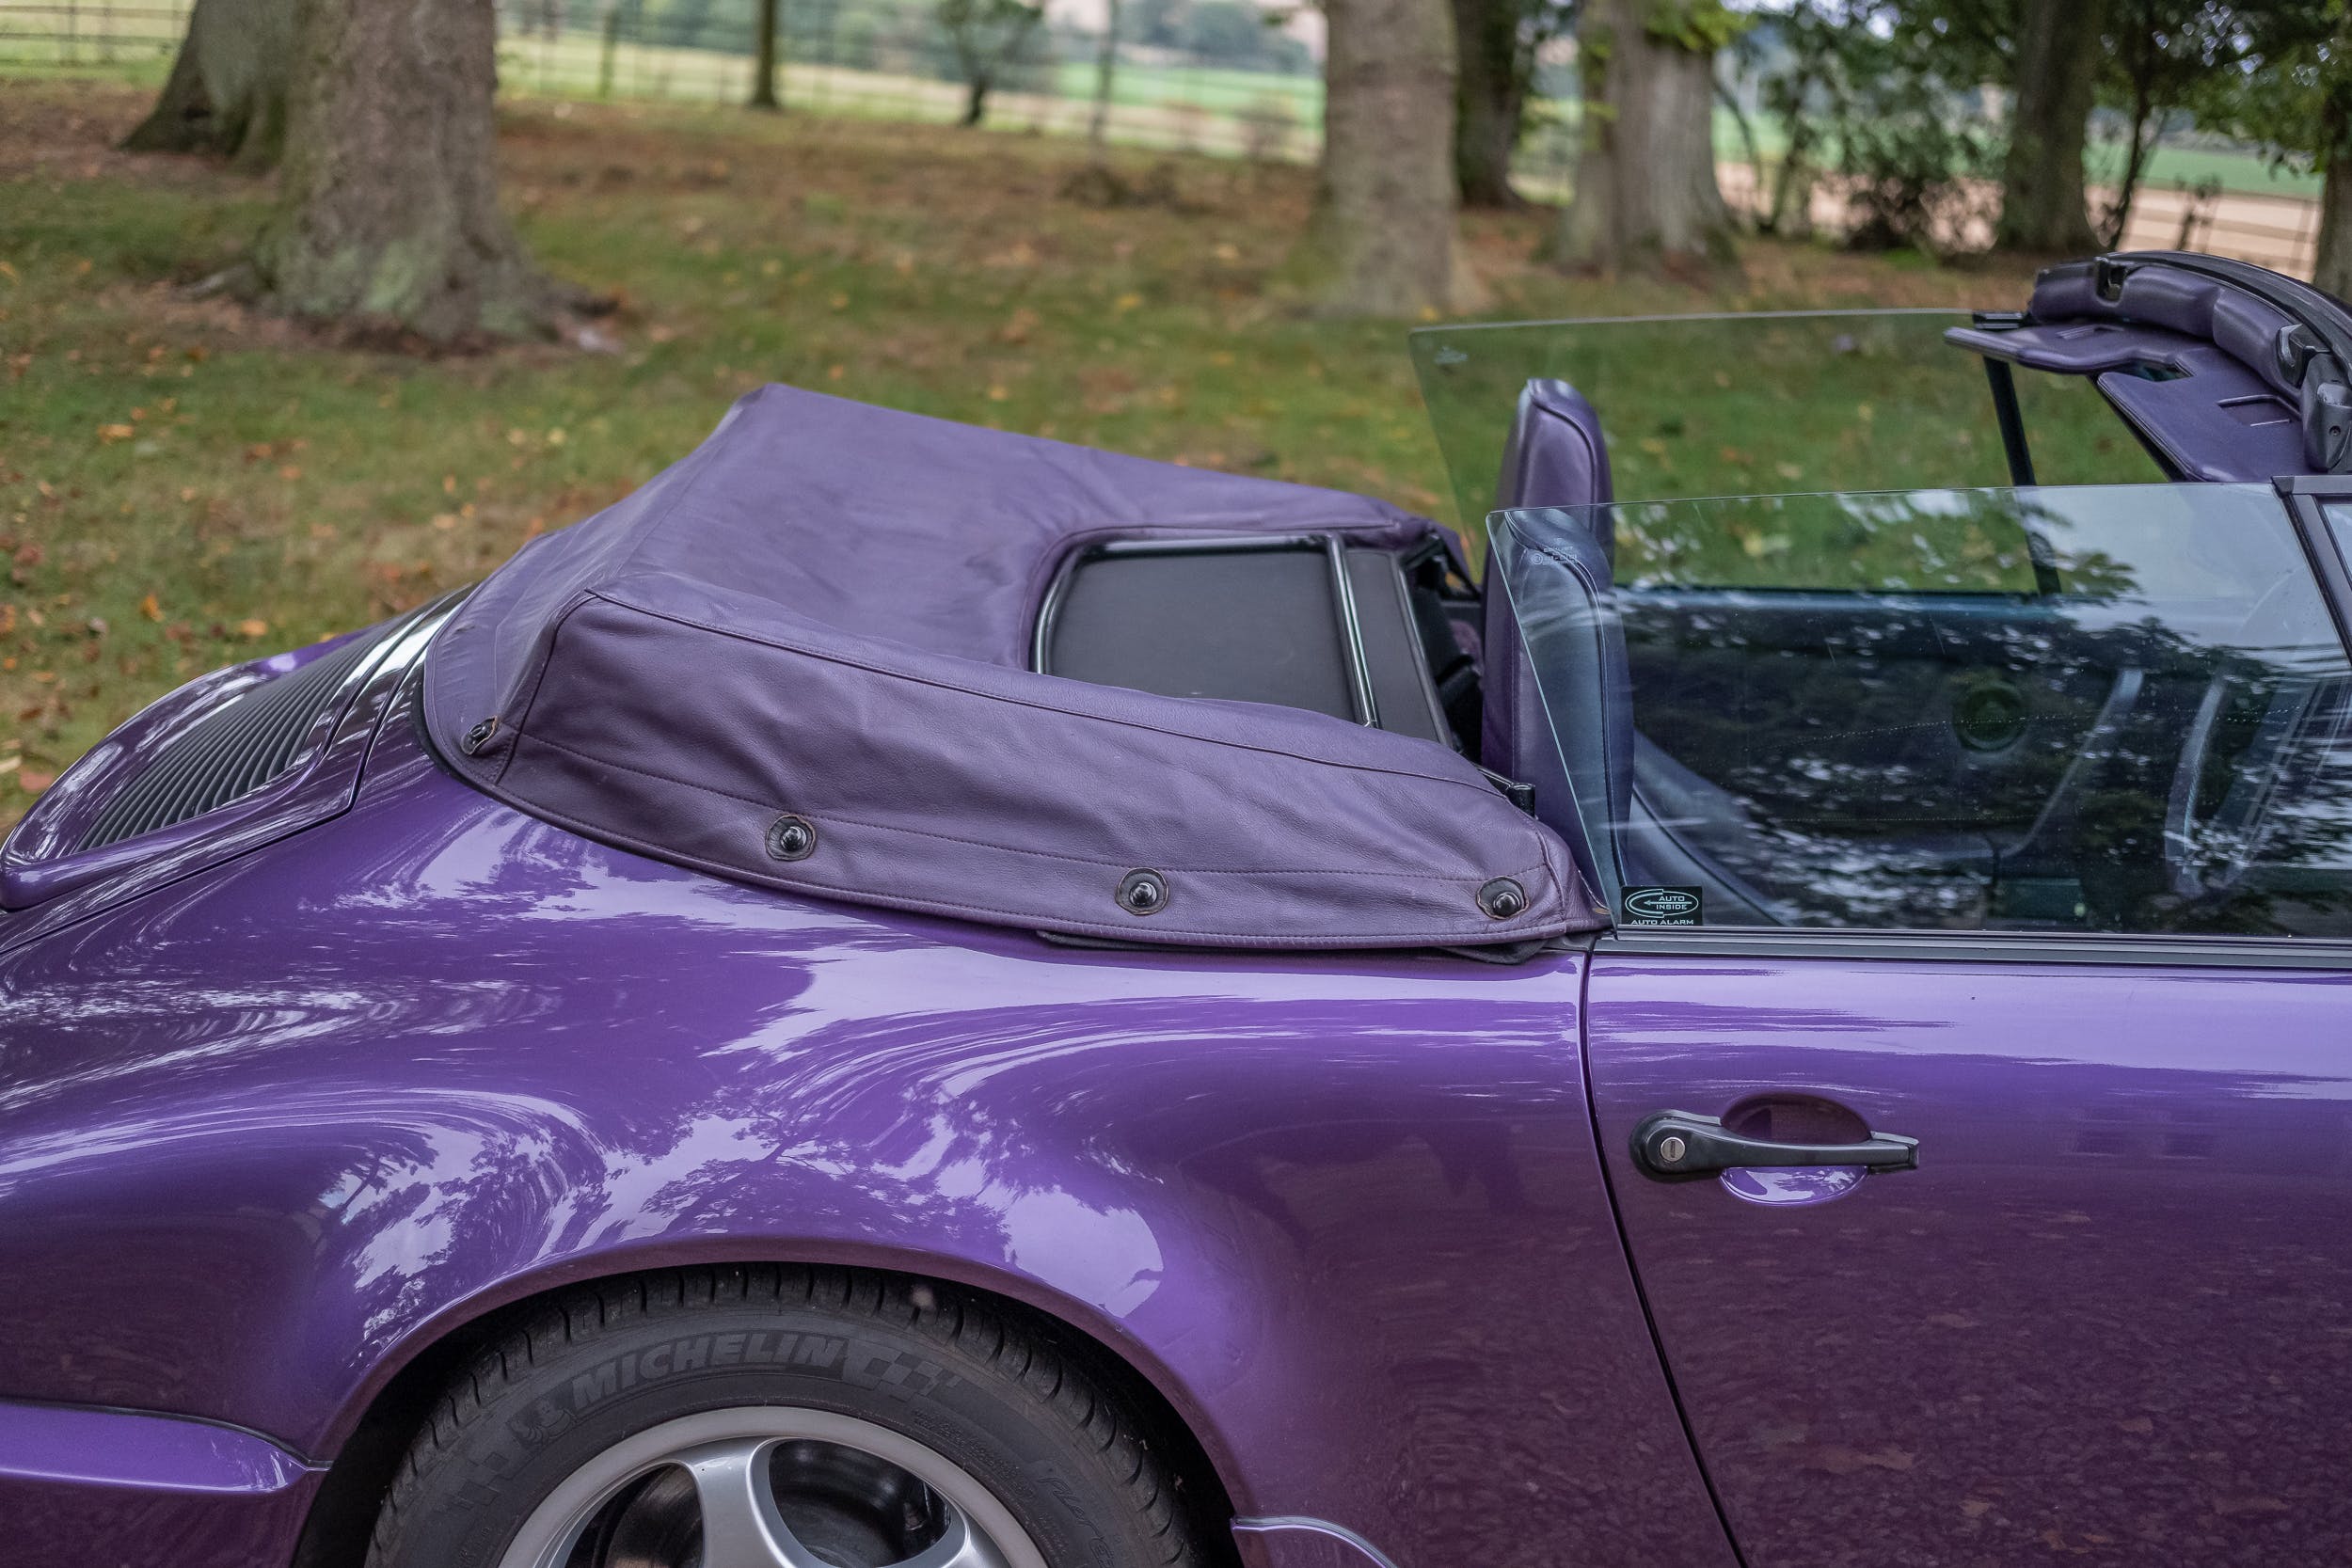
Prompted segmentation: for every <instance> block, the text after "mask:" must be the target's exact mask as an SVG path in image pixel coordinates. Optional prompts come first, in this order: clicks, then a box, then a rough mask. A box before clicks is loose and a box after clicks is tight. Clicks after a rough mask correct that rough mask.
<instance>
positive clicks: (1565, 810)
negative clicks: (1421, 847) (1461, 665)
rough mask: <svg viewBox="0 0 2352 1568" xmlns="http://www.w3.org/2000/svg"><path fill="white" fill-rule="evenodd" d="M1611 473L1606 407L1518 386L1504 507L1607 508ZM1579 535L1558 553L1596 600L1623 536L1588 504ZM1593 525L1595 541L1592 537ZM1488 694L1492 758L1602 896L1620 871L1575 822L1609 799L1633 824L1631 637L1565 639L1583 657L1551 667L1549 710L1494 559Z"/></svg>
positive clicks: (1545, 385)
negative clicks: (1612, 869) (1605, 868)
mask: <svg viewBox="0 0 2352 1568" xmlns="http://www.w3.org/2000/svg"><path fill="white" fill-rule="evenodd" d="M1614 499H1615V492H1614V491H1613V489H1612V487H1611V484H1610V479H1609V449H1608V446H1607V444H1606V443H1605V442H1604V441H1603V439H1602V437H1601V431H1600V416H1599V415H1598V414H1597V413H1595V412H1594V410H1593V405H1592V404H1589V403H1587V402H1586V401H1585V400H1584V398H1583V395H1582V394H1581V393H1580V392H1578V391H1577V390H1576V388H1573V387H1571V386H1569V385H1568V384H1567V383H1566V382H1565V381H1549V380H1537V381H1530V382H1529V383H1528V384H1527V386H1526V388H1525V389H1524V390H1522V391H1521V392H1520V394H1519V405H1518V416H1517V418H1516V419H1515V420H1513V421H1512V426H1511V436H1510V440H1509V442H1508V444H1507V445H1506V446H1505V447H1504V449H1503V456H1502V475H1501V477H1500V479H1499V480H1498V482H1497V483H1496V486H1495V505H1496V507H1497V508H1498V509H1502V510H1509V509H1512V508H1517V507H1557V508H1566V509H1575V508H1581V507H1602V506H1606V505H1608V504H1609V503H1610V502H1612V501H1613V500H1614ZM1582 520H1583V521H1584V522H1585V523H1586V525H1587V526H1586V529H1585V530H1584V531H1582V532H1581V533H1579V532H1577V531H1570V532H1569V533H1568V534H1567V535H1566V537H1568V538H1570V539H1571V540H1572V541H1579V543H1578V544H1577V545H1575V546H1571V547H1570V548H1569V549H1568V550H1566V551H1565V552H1560V551H1558V550H1556V549H1555V550H1552V551H1549V552H1548V553H1549V555H1550V557H1551V560H1552V562H1553V563H1554V564H1556V565H1558V566H1559V567H1560V568H1561V570H1562V571H1564V572H1565V574H1566V575H1567V576H1568V578H1569V579H1570V580H1571V581H1572V582H1574V583H1575V584H1576V585H1577V586H1578V587H1579V588H1580V589H1581V590H1582V593H1583V594H1584V595H1585V597H1586V598H1587V600H1588V601H1589V602H1592V603H1595V604H1597V602H1598V601H1599V599H1600V598H1601V597H1602V596H1603V595H1605V594H1607V592H1608V589H1609V582H1610V567H1611V563H1612V561H1613V557H1614V554H1615V551H1614V540H1613V537H1612V532H1611V530H1610V527H1609V521H1608V516H1607V515H1606V514H1605V513H1588V514H1586V515H1584V517H1583V518H1582ZM1586 535H1589V537H1590V541H1591V543H1590V547H1589V548H1584V547H1581V539H1582V538H1583V537H1584V536H1586ZM1580 630H1583V631H1586V632H1588V635H1583V636H1579V637H1575V638H1568V639H1563V640H1562V641H1563V643H1564V645H1565V646H1568V647H1570V648H1573V649H1575V650H1577V653H1576V656H1575V657H1572V658H1570V659H1568V660H1565V661H1564V662H1563V663H1562V664H1561V667H1560V668H1558V669H1554V670H1548V671H1547V672H1546V673H1547V675H1549V677H1550V678H1551V680H1552V681H1553V682H1554V683H1555V684H1556V685H1557V686H1558V687H1559V690H1557V691H1556V692H1555V693H1554V701H1555V703H1556V704H1557V705H1559V707H1560V709H1561V719H1562V721H1563V722H1562V723H1560V724H1559V725H1558V726H1557V734H1556V735H1555V726H1554V725H1553V724H1552V722H1551V721H1550V720H1549V719H1548V718H1547V717H1546V714H1545V711H1544V704H1543V701H1542V698H1541V696H1540V695H1539V694H1538V692H1537V690H1536V688H1535V673H1534V668H1533V667H1532V666H1531V665H1530V664H1529V662H1528V657H1527V648H1526V644H1525V642H1524V641H1522V640H1521V638H1520V636H1519V631H1518V623H1517V621H1516V619H1515V617H1514V615H1513V611H1512V607H1511V602H1510V597H1509V595H1508V594H1507V593H1505V591H1504V589H1503V586H1502V581H1501V580H1500V578H1499V575H1498V574H1497V572H1496V570H1495V565H1494V556H1493V553H1492V552H1491V551H1489V552H1488V555H1487V560H1486V639H1485V641H1486V702H1485V718H1484V721H1483V724H1482V729H1483V732H1484V733H1483V734H1482V735H1481V736H1480V754H1481V758H1482V760H1483V761H1484V762H1485V763H1486V766H1487V767H1488V768H1492V769H1494V770H1495V771H1496V772H1498V773H1502V774H1506V775H1508V776H1509V777H1511V778H1514V779H1518V780H1519V781H1521V782H1522V783H1525V784H1532V785H1533V786H1534V791H1535V814H1536V816H1539V817H1541V818H1542V819H1543V820H1545V821H1546V822H1548V823H1549V824H1550V825H1551V826H1553V827H1554V828H1557V829H1559V830H1561V831H1562V832H1563V834H1564V835H1565V837H1566V838H1567V839H1568V841H1569V843H1570V844H1572V845H1574V846H1576V849H1577V860H1578V869H1579V870H1580V871H1581V873H1582V874H1583V877H1584V880H1585V884H1586V885H1587V886H1588V887H1589V888H1591V889H1593V890H1594V892H1595V894H1596V895H1600V892H1601V890H1603V889H1605V888H1608V887H1609V886H1610V885H1611V884H1612V883H1613V882H1614V881H1615V880H1616V879H1615V878H1614V877H1613V876H1612V877H1610V878H1606V879H1604V878H1602V877H1600V876H1599V875H1598V874H1597V872H1598V868H1597V867H1596V866H1595V865H1593V864H1591V863H1590V861H1589V852H1588V850H1587V849H1586V847H1585V846H1586V843H1587V840H1588V838H1589V837H1591V836H1592V835H1589V834H1587V833H1583V832H1577V831H1575V827H1576V817H1577V815H1578V812H1577V806H1578V801H1579V800H1580V799H1584V800H1587V803H1588V804H1592V805H1598V804H1601V803H1603V802H1605V809H1606V811H1607V814H1608V820H1609V821H1610V822H1612V823H1615V822H1622V821H1624V820H1625V819H1626V814H1627V810H1628V806H1629V800H1630V796H1631V792H1632V770H1633V769H1632V765H1633V723H1632V710H1631V705H1630V700H1629V691H1628V686H1627V673H1626V657H1625V641H1624V638H1623V635H1622V634H1621V633H1620V632H1619V630H1618V628H1617V626H1616V625H1615V623H1614V621H1613V620H1605V619H1603V618H1602V617H1599V616H1597V615H1596V616H1592V617H1590V618H1588V619H1585V620H1583V621H1582V623H1581V626H1580Z"/></svg>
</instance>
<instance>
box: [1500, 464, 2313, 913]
mask: <svg viewBox="0 0 2352 1568" xmlns="http://www.w3.org/2000/svg"><path fill="white" fill-rule="evenodd" d="M1496 535H1497V539H1498V549H1499V550H1500V551H1501V552H1502V558H1503V561H1504V567H1505V573H1506V578H1507V580H1508V583H1509V588H1510V591H1511V593H1512V595H1513V599H1514V603H1515V606H1516V607H1517V608H1518V611H1519V614H1520V619H1521V622H1522V625H1523V626H1526V628H1527V633H1528V637H1529V641H1530V646H1531V651H1532V652H1533V654H1534V662H1535V665H1536V669H1537V673H1538V684H1539V686H1540V687H1541V689H1542V694H1543V697H1544V700H1545V705H1546V707H1547V709H1548V711H1549V716H1550V718H1551V721H1552V723H1553V727H1554V729H1555V731H1556V732H1558V733H1559V735H1560V737H1561V739H1562V743H1563V753H1564V757H1565V759H1566V761H1567V769H1566V770H1567V772H1568V775H1569V777H1570V779H1571V780H1572V781H1573V783H1574V786H1575V794H1576V800H1575V806H1576V809H1577V812H1578V815H1579V816H1580V817H1581V820H1582V823H1583V826H1584V828H1585V830H1586V832H1588V833H1590V834H1592V835H1594V836H1595V837H1596V838H1597V839H1605V841H1606V842H1607V843H1608V845H1609V847H1610V850H1611V853H1610V854H1608V855H1607V856H1605V857H1603V862H1604V868H1603V877H1604V879H1607V878H1608V877H1609V876H1610V875H1612V874H1613V875H1614V877H1615V878H1616V879H1617V880H1618V882H1619V884H1620V885H1619V886H1617V887H1613V888H1607V889H1605V890H1604V892H1605V894H1606V895H1607V896H1608V897H1609V898H1610V899H1611V901H1612V902H1613V904H1615V905H1617V906H1618V907H1619V911H1620V918H1625V917H1626V915H1625V908H1624V902H1623V901H1624V899H1625V898H1626V897H1627V895H1628V894H1629V890H1640V889H1645V888H1647V889H1653V890H1655V889H1688V890H1692V891H1693V892H1695V893H1696V894H1697V895H1699V898H1700V901H1701V905H1702V908H1701V910H1700V911H1699V912H1698V918H1699V919H1700V920H1701V921H1702V922H1703V923H1704V924H1708V925H1759V924H1760V925H1788V926H1831V927H1929V928H1957V929H1976V928H2011V929H2054V930H2077V931H2115V932H2172V933H2211V934H2222V933H2229V934H2288V935H2313V936H2331V937H2347V936H2352V740H2348V738H2347V737H2348V736H2352V667H2348V666H2347V663H2346V660H2345V657H2344V649H2343V646H2342V644H2341V643H2340V641H2338V639H2337V636H2336V633H2335V630H2334V627H2333V625H2332V623H2331V622H2330V620H2329V617H2328V610H2327V608H2326V605H2325V602H2324V600H2323V599H2322V598H2321V596H2320V594H2319V591H2318V587H2317V585H2316V583H2315V582H2314V581H2313V580H2312V575H2311V572H2310V568H2309V565H2308V562H2307V561H2306V560H2305V558H2304V556H2303V554H2302V552H2301V549H2300V548H2299V546H2298V545H2297V543H2296V538H2295V535H2294V532H2293V530H2292V527H2291V525H2290V523H2289V521H2288V519H2287V516H2286V515H2285V513H2284V510H2283V509H2282V507H2281V506H2280V502H2279V500H2278V498H2277V497H2276V496H2275V495H2274V494H2273V493H2272V492H2271V491H2270V490H2269V489H2268V488H2267V487H2266V486H2255V485H2248V486H2220V485H2198V486H2188V485H2177V486H2167V485H2147V486H2111V487H2094V488H2082V489H2043V490H2034V491H2007V490H1972V491H1922V492H1913V493H1907V494H1878V495H1846V496H1796V497H1763V498H1753V499H1736V500H1709V501H1676V502H1663V503H1652V504H1644V505H1633V506H1619V507H1606V508H1591V509H1584V510H1582V511H1581V512H1575V513H1570V512H1522V513H1510V514H1502V515H1498V517H1497V528H1496ZM1596 546H1597V547H1598V548H1599V549H1601V550H1602V551H1603V552H1604V553H1606V554H1609V555H1613V562H1614V566H1613V574H1612V578H1613V584H1612V586H1610V587H1608V588H1606V589H1605V590H1600V591H1592V590H1589V589H1587V588H1585V587H1582V586H1581V579H1580V578H1579V575H1578V574H1577V573H1576V572H1573V571H1569V570H1565V569H1563V565H1564V562H1566V561H1568V560H1569V559H1571V558H1572V557H1573V556H1574V555H1575V553H1576V552H1577V551H1578V550H1579V549H1582V550H1585V551H1588V552H1589V551H1591V550H1593V549H1594V548H1595V547H1596ZM1620 660H1621V666H1620V667H1619V668H1618V669H1617V670H1616V671H1614V672H1613V671H1612V670H1611V668H1610V666H1611V665H1612V664H1613V663H1614V662H1615V661H1620ZM1613 674H1614V676H1615V679H1614V680H1613V679H1612V675H1613ZM1628 690H1629V693H1630V696H1629V699H1628V698H1627V696H1626V695H1625V693H1626V692H1627V691H1628ZM1628 701H1629V707H1630V718H1631V730H1630V734H1629V741H1628V743H1627V744H1624V745H1620V746H1604V747H1602V748H1600V749H1599V750H1598V751H1595V750H1594V748H1593V747H1591V746H1590V745H1589V744H1588V742H1589V741H1590V739H1591V737H1592V736H1593V735H1594V734H1595V733H1596V732H1595V729H1594V726H1595V725H1596V724H1597V723H1600V722H1601V720H1600V715H1601V714H1602V712H1603V711H1604V710H1605V709H1606V708H1607V706H1608V705H1609V704H1611V703H1613V702H1614V703H1620V704H1622V703H1627V702H1628ZM1603 728H1604V729H1605V728H1606V726H1605V725H1603ZM1674 901H1675V900H1667V902H1674ZM1646 903H1647V904H1648V905H1650V906H1651V907H1660V906H1661V901H1660V900H1659V899H1657V898H1655V897H1652V898H1650V899H1648V900H1646Z"/></svg>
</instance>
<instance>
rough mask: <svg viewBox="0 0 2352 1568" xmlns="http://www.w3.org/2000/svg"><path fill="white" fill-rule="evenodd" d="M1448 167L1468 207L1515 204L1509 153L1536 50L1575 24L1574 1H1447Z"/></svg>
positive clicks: (1522, 122)
mask: <svg viewBox="0 0 2352 1568" xmlns="http://www.w3.org/2000/svg"><path fill="white" fill-rule="evenodd" d="M1453 6H1454V54H1455V55H1456V58H1457V60H1458V62H1459V65H1458V69H1457V72H1456V84H1455V91H1454V180H1455V182H1456V184H1457V185H1458V187H1459V189H1460V191H1461V196H1462V203H1463V205H1464V206H1467V207H1517V206H1520V205H1522V203H1521V201H1520V198H1519V195H1518V192H1517V191H1515V190H1513V189H1512V188H1511V156H1512V154H1513V153H1515V152H1517V151H1518V145H1519V138H1520V137H1521V136H1522V135H1524V134H1525V133H1526V130H1527V108H1528V101H1529V99H1530V97H1531V96H1532V95H1533V93H1534V86H1535V60H1536V55H1537V52H1538V51H1540V50H1541V49H1542V48H1543V47H1544V45H1545V44H1547V43H1549V42H1550V41H1551V40H1553V39H1556V38H1558V37H1560V36H1562V35H1563V34H1564V33H1565V32H1566V31H1567V30H1568V29H1569V28H1570V27H1571V26H1573V25H1574V23H1575V17H1576V0H1453Z"/></svg>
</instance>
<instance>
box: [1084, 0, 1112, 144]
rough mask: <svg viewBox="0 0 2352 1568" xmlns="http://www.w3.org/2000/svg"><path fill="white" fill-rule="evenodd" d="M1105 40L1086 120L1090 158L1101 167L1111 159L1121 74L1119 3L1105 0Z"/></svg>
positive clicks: (1098, 53) (1098, 55)
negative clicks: (1115, 98)
mask: <svg viewBox="0 0 2352 1568" xmlns="http://www.w3.org/2000/svg"><path fill="white" fill-rule="evenodd" d="M1105 4H1106V5H1107V6H1108V11H1107V13H1106V14H1105V15H1104V18H1103V41H1102V43H1101V45H1100V46H1099V47H1098V48H1097V50H1096V52H1095V55H1094V110H1093V112H1092V113H1091V114H1089V116H1088V117H1087V156H1088V157H1089V159H1091V160H1092V161H1093V162H1095V163H1097V164H1100V163H1103V162H1105V161H1106V160H1107V159H1108V158H1109V157H1110V134H1111V88H1112V87H1113V85H1114V83H1115V81H1116V79H1117V77H1118V74H1119V11H1120V0H1105Z"/></svg>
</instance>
